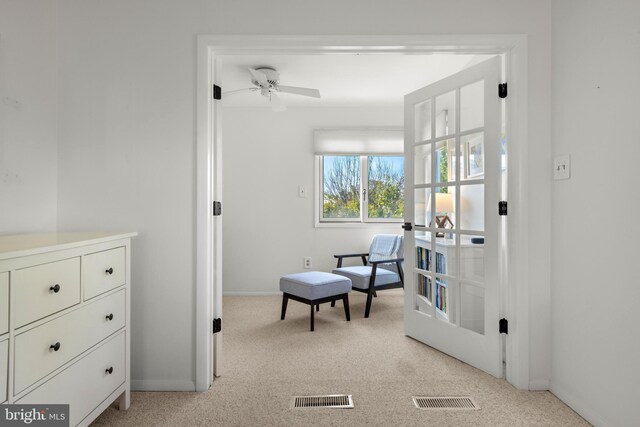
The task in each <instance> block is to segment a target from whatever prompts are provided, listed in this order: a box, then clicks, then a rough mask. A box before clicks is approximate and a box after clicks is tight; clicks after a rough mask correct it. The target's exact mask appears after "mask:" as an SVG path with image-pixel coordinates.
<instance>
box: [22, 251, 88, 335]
mask: <svg viewBox="0 0 640 427" xmlns="http://www.w3.org/2000/svg"><path fill="white" fill-rule="evenodd" d="M11 284H12V286H11V288H12V290H13V292H14V294H15V299H14V303H15V307H20V310H14V312H15V314H14V320H15V327H16V328H19V327H21V326H24V325H26V324H27V323H31V322H33V321H35V320H38V319H42V318H43V317H46V316H48V315H50V314H53V313H56V312H58V311H60V310H64V309H65V308H67V307H71V306H72V305H75V304H78V303H79V302H80V258H79V257H78V258H70V259H65V260H62V261H56V262H51V263H49V264H42V265H37V266H35V267H28V268H23V269H21V270H16V271H15V272H13V273H12V276H11Z"/></svg>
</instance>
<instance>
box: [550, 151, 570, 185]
mask: <svg viewBox="0 0 640 427" xmlns="http://www.w3.org/2000/svg"><path fill="white" fill-rule="evenodd" d="M569 178H571V157H570V156H558V157H556V158H555V159H554V160H553V179H555V180H559V179H569Z"/></svg>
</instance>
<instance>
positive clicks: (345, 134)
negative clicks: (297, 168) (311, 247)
mask: <svg viewBox="0 0 640 427" xmlns="http://www.w3.org/2000/svg"><path fill="white" fill-rule="evenodd" d="M313 143H314V151H315V154H316V159H317V162H316V165H317V171H318V173H317V178H318V185H317V187H316V201H317V209H316V223H317V224H320V223H325V224H327V223H352V224H354V223H368V222H402V220H403V217H404V156H403V153H404V135H403V131H402V129H376V128H368V129H322V130H316V131H314V142H313Z"/></svg>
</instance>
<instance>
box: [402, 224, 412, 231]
mask: <svg viewBox="0 0 640 427" xmlns="http://www.w3.org/2000/svg"><path fill="white" fill-rule="evenodd" d="M402 228H404V230H405V231H411V230H413V225H411V223H410V222H405V223H404V225H403V226H402Z"/></svg>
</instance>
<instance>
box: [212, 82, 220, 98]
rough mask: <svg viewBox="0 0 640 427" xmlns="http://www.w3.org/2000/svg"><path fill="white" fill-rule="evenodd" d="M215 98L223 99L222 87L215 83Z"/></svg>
mask: <svg viewBox="0 0 640 427" xmlns="http://www.w3.org/2000/svg"><path fill="white" fill-rule="evenodd" d="M213 99H222V88H221V87H220V86H218V85H213Z"/></svg>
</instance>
